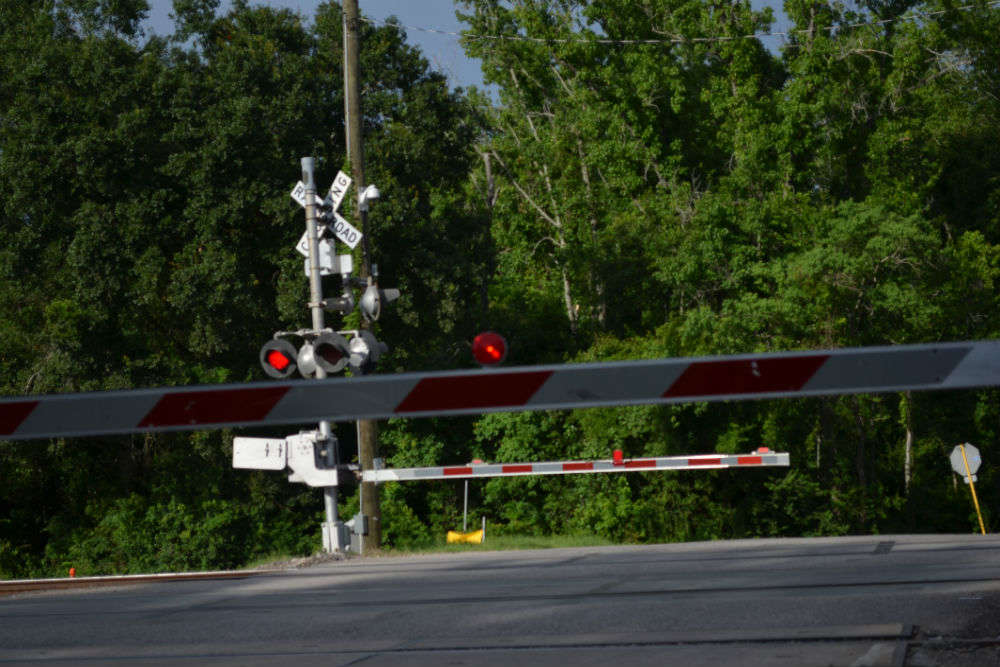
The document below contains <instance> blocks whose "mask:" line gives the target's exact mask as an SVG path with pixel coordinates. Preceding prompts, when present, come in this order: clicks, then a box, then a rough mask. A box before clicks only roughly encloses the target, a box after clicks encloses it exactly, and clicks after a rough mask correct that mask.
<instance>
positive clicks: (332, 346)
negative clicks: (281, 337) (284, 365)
mask: <svg viewBox="0 0 1000 667" xmlns="http://www.w3.org/2000/svg"><path fill="white" fill-rule="evenodd" d="M349 355H350V352H349V351H348V346H347V339H346V338H344V337H343V336H341V335H340V334H338V333H333V332H332V331H324V332H323V333H321V334H320V335H318V336H316V338H315V340H313V341H312V342H307V343H306V344H304V345H303V346H302V349H301V350H299V355H298V363H299V372H300V373H302V376H303V377H307V378H311V377H315V375H316V368H317V366H318V367H319V368H322V369H323V370H324V371H326V372H327V374H332V373H339V372H340V371H342V370H343V369H344V366H346V365H347V361H348V357H349Z"/></svg>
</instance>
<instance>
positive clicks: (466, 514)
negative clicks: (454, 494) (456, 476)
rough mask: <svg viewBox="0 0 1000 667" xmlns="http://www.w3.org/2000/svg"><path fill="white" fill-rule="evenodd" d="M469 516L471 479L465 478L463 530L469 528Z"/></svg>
mask: <svg viewBox="0 0 1000 667" xmlns="http://www.w3.org/2000/svg"><path fill="white" fill-rule="evenodd" d="M468 518H469V480H465V502H464V503H462V532H463V533H464V532H465V531H466V530H468Z"/></svg>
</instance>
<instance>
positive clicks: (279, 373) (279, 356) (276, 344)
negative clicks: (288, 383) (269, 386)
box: [260, 339, 298, 380]
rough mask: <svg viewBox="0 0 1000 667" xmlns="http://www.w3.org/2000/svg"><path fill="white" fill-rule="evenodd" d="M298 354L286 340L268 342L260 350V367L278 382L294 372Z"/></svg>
mask: <svg viewBox="0 0 1000 667" xmlns="http://www.w3.org/2000/svg"><path fill="white" fill-rule="evenodd" d="M296 357H298V352H296V351H295V346H294V345H292V344H291V343H289V342H288V341H287V340H280V339H279V340H269V341H268V342H266V343H264V347H262V348H260V365H261V367H262V368H263V369H264V372H265V373H267V374H268V375H269V376H271V377H273V378H276V379H278V380H284V379H286V378H289V377H291V375H292V373H294V372H295V367H296V366H295V359H296Z"/></svg>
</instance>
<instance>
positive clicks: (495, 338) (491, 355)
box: [472, 331, 507, 366]
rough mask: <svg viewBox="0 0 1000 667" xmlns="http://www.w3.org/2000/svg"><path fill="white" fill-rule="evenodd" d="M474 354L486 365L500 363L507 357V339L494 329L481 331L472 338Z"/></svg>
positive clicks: (477, 359)
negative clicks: (493, 330)
mask: <svg viewBox="0 0 1000 667" xmlns="http://www.w3.org/2000/svg"><path fill="white" fill-rule="evenodd" d="M472 356H473V357H475V358H476V361H478V362H479V363H480V364H482V365H484V366H492V365H493V364H499V363H500V362H501V361H503V360H504V359H505V358H506V357H507V341H506V340H504V337H503V336H501V335H500V334H497V333H493V332H492V331H487V332H485V333H481V334H479V335H478V336H476V337H475V338H474V339H472Z"/></svg>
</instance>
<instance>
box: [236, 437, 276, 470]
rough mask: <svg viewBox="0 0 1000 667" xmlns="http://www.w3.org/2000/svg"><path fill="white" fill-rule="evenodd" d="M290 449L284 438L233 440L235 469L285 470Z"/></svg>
mask: <svg viewBox="0 0 1000 667" xmlns="http://www.w3.org/2000/svg"><path fill="white" fill-rule="evenodd" d="M287 462H288V447H287V445H286V443H285V439H284V438H233V467H234V468H250V469H253V470H284V469H285V465H286V464H287Z"/></svg>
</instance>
